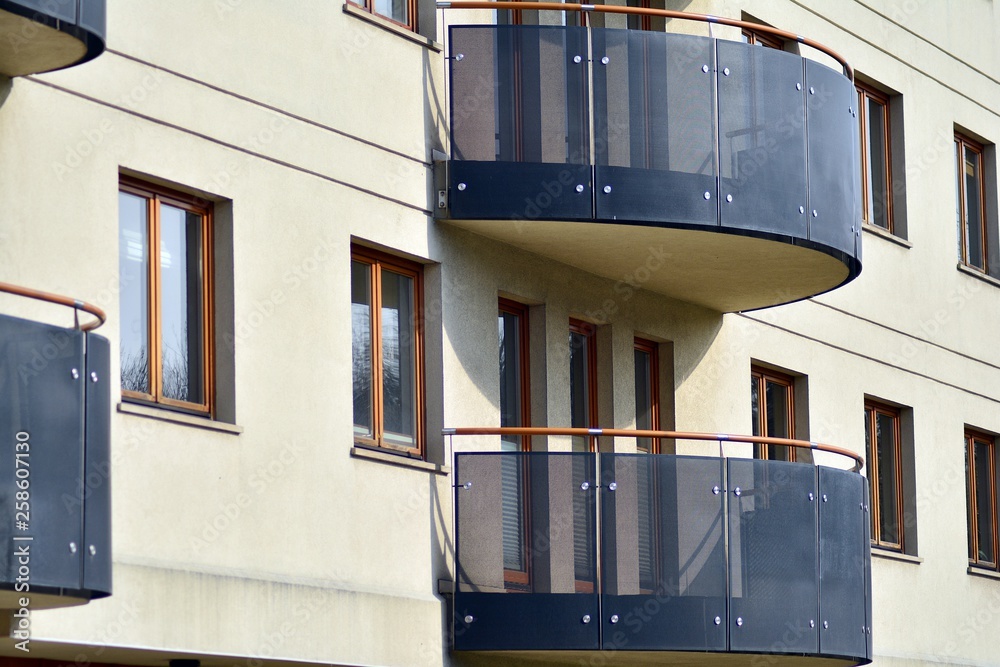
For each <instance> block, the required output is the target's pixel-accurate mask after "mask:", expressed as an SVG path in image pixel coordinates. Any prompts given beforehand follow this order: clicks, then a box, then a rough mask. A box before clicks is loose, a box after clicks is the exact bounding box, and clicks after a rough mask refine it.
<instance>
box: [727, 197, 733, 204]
mask: <svg viewBox="0 0 1000 667" xmlns="http://www.w3.org/2000/svg"><path fill="white" fill-rule="evenodd" d="M726 201H727V202H730V203H732V201H733V196H732V195H726Z"/></svg>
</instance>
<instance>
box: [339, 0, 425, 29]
mask: <svg viewBox="0 0 1000 667" xmlns="http://www.w3.org/2000/svg"><path fill="white" fill-rule="evenodd" d="M346 2H347V4H349V5H351V6H353V7H357V8H358V9H360V10H362V11H365V12H368V13H369V14H371V15H372V16H377V17H378V18H380V19H383V20H385V21H388V22H389V23H392V24H393V25H398V26H400V27H401V28H405V29H406V30H409V31H411V32H417V11H418V10H419V7H418V6H417V0H406V13H407V16H408V18H409V22H407V23H403V22H402V21H397V20H396V19H394V18H392V17H391V16H386V15H385V14H379V13H378V12H377V11H375V7H374V4H375V0H361V1H360V2H355V1H354V0H346Z"/></svg>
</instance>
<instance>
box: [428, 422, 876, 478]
mask: <svg viewBox="0 0 1000 667" xmlns="http://www.w3.org/2000/svg"><path fill="white" fill-rule="evenodd" d="M441 434H442V435H519V436H523V435H527V436H532V435H576V436H582V437H591V436H598V437H599V436H604V437H610V438H656V439H659V440H707V441H712V442H745V443H749V444H757V445H780V446H782V447H795V448H797V449H811V450H814V451H818V452H827V453H829V454H836V455H838V456H845V457H847V458H849V459H851V460H853V461H854V471H855V472H857V471H860V470H861V469H862V468H863V467H864V466H865V459H864V457H862V456H861V455H860V454H855V453H854V452H852V451H851V450H849V449H844V448H843V447H835V446H833V445H824V444H821V443H818V442H809V441H807V440H794V439H791V438H765V437H759V436H755V435H731V434H729V433H695V432H687V431H647V430H636V429H627V428H560V427H548V426H493V427H490V426H485V427H479V426H473V427H467V428H446V429H442V431H441Z"/></svg>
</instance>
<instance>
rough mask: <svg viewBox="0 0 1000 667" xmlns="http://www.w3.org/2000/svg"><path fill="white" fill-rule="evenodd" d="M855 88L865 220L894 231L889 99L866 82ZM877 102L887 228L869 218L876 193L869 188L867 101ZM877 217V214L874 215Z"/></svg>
mask: <svg viewBox="0 0 1000 667" xmlns="http://www.w3.org/2000/svg"><path fill="white" fill-rule="evenodd" d="M855 88H856V89H857V92H858V127H859V133H860V137H861V217H862V219H863V220H864V222H865V223H867V224H869V225H871V226H872V227H878V228H879V229H885V231H887V232H889V233H890V234H895V224H894V222H893V206H892V199H893V188H892V126H891V121H890V118H889V105H890V98H889V96H888V95H886V94H885V93H883V92H882V91H880V90H877V89H875V88H872V87H871V86H868V85H865V84H863V83H860V82H855ZM869 100H871V101H874V102H876V103H877V104H879V105H881V106H882V108H883V109H884V112H883V113H882V134H883V137H884V142H885V174H884V176H885V187H886V202H885V216H886V225H887V226H886V227H881V226H880V225H876V224H875V223H874V222H873V221H872V220H869V219H868V207H869V204H871V202H872V198H873V194H872V192H871V189H870V188H869V187H868V182H869V178H868V176H869V171H870V165H869V163H868V154H869V152H870V151H871V145H870V141H869V137H868V132H869V129H870V128H869V118H868V101H869ZM873 217H874V216H873Z"/></svg>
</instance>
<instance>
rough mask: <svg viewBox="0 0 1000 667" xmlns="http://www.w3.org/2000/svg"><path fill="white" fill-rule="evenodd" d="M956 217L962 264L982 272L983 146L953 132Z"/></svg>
mask: <svg viewBox="0 0 1000 667" xmlns="http://www.w3.org/2000/svg"><path fill="white" fill-rule="evenodd" d="M955 161H956V166H957V169H958V172H957V173H958V178H957V180H956V182H955V203H956V208H955V217H956V219H957V221H958V228H959V237H960V241H959V242H960V248H959V252H960V260H961V262H962V264H964V265H966V266H968V267H970V268H973V269H977V270H979V271H982V272H983V273H985V272H986V271H987V266H986V254H987V253H986V244H987V241H988V239H987V235H986V206H985V202H986V197H985V191H984V179H983V146H982V145H981V144H979V143H977V142H975V141H973V140H972V139H970V138H968V137H966V136H964V135H961V134H958V133H956V134H955Z"/></svg>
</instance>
